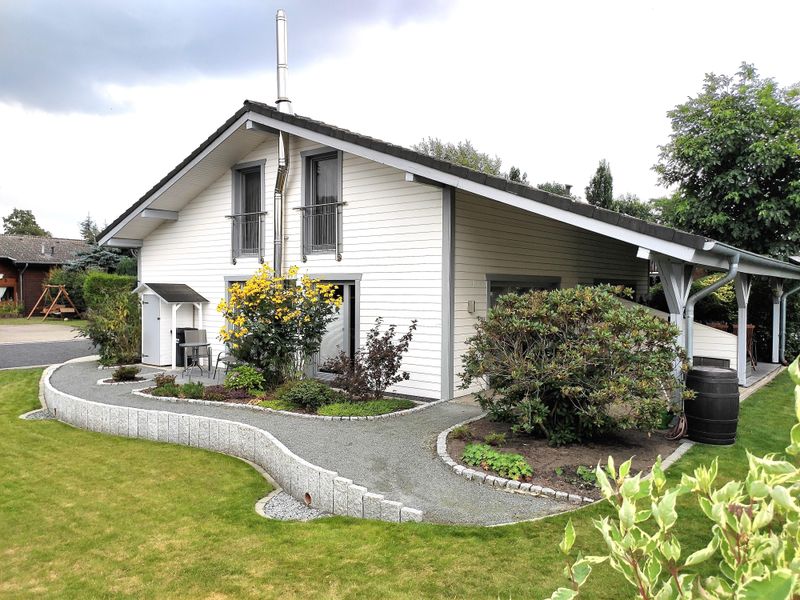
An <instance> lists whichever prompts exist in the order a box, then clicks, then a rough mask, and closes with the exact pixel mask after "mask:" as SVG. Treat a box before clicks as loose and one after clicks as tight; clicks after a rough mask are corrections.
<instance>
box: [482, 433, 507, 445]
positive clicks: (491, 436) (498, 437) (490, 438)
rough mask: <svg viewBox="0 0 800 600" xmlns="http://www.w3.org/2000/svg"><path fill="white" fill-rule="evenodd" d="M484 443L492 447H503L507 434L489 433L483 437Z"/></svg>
mask: <svg viewBox="0 0 800 600" xmlns="http://www.w3.org/2000/svg"><path fill="white" fill-rule="evenodd" d="M483 441H484V442H486V443H487V444H489V445H490V446H502V445H503V444H505V443H506V434H505V433H487V434H486V435H485V436H483Z"/></svg>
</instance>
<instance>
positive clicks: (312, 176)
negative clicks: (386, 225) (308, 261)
mask: <svg viewBox="0 0 800 600" xmlns="http://www.w3.org/2000/svg"><path fill="white" fill-rule="evenodd" d="M303 170H304V174H303V183H304V186H303V206H302V213H303V259H304V260H305V258H306V256H307V255H309V254H333V255H334V256H335V257H336V260H341V252H342V206H343V204H344V203H343V202H342V153H341V152H339V151H337V150H327V151H324V152H314V153H306V154H304V155H303Z"/></svg>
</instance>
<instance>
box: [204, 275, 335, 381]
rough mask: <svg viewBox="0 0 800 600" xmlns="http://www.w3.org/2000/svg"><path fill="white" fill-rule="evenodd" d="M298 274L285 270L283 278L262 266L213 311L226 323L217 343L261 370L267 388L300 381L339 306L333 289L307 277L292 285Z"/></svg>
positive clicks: (237, 286) (233, 287) (304, 276)
mask: <svg viewBox="0 0 800 600" xmlns="http://www.w3.org/2000/svg"><path fill="white" fill-rule="evenodd" d="M298 271H299V270H298V268H297V267H291V268H290V269H289V273H288V276H287V277H284V276H279V275H276V274H275V272H274V271H273V270H272V269H271V268H270V267H269V266H268V265H264V266H262V267H261V269H259V270H258V272H257V273H256V274H255V275H253V276H252V277H251V278H250V279H248V280H247V281H246V282H245V284H244V285H239V284H234V285H233V286H231V287H230V289H229V298H228V300H221V301H220V303H219V305H218V306H217V310H218V311H219V312H221V313H222V315H223V317H225V320H226V321H227V324H226V325H225V326H223V327H222V329H221V330H220V339H222V340H223V341H224V342H226V343H227V344H229V345H230V348H231V351H232V352H233V354H234V356H236V357H237V358H239V359H240V360H243V361H246V362H249V363H252V364H254V365H256V366H258V367H259V368H261V369H262V371H263V372H264V378H265V380H266V385H267V386H269V387H274V386H276V385H278V384H280V383H282V382H283V381H284V380H286V379H294V378H296V377H300V376H301V375H302V373H303V370H304V367H305V364H306V361H307V360H308V358H309V357H311V356H312V355H314V354H315V353H316V352H318V351H319V347H320V344H321V343H322V336H323V335H324V334H325V331H326V328H327V325H328V323H330V322H331V321H332V320H333V318H334V316H335V313H336V310H337V309H338V308H339V307H340V306H341V303H342V301H341V298H337V297H336V286H335V285H333V284H327V283H321V282H320V281H319V280H316V279H312V278H310V277H308V276H307V275H303V276H302V277H301V278H300V279H299V280H297V279H296V278H297V274H298Z"/></svg>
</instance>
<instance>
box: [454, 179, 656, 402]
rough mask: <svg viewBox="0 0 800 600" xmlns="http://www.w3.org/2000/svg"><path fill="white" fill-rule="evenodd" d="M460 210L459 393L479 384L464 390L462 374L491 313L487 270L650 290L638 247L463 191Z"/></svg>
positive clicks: (457, 279) (456, 362) (457, 259)
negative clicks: (481, 322) (471, 343)
mask: <svg viewBox="0 0 800 600" xmlns="http://www.w3.org/2000/svg"><path fill="white" fill-rule="evenodd" d="M455 213H456V218H455V298H454V301H455V311H454V316H455V319H454V320H455V323H454V325H455V327H454V344H453V352H454V366H455V369H454V375H455V380H454V384H455V389H456V395H459V394H464V393H468V392H474V391H475V390H476V389H478V386H475V385H474V386H472V387H471V388H469V389H466V390H463V389H462V390H460V391H459V386H460V384H461V379H460V376H459V374H460V373H461V370H462V363H461V356H462V354H463V353H464V351H465V349H466V346H465V341H466V340H467V338H469V337H470V336H471V335H472V334H473V333H474V332H475V324H476V323H477V319H478V317H484V316H485V315H486V308H487V306H486V304H487V284H486V275H487V274H495V275H520V276H523V275H524V276H551V277H560V278H561V287H562V288H566V287H573V286H575V285H578V284H583V285H592V284H593V283H594V281H595V279H607V280H620V281H631V282H635V284H636V294H637V297H638V296H639V295H644V294H646V293H647V285H648V263H647V261H643V260H640V259H637V258H636V250H637V249H636V247H635V246H632V245H630V244H625V243H623V242H619V241H616V240H612V239H610V238H606V237H603V236H600V235H598V234H595V233H592V232H588V231H585V230H582V229H578V228H576V227H572V226H570V225H567V224H564V223H560V222H557V221H553V220H552V219H547V218H546V217H542V216H538V215H534V214H531V213H529V212H526V211H524V210H521V209H518V208H514V207H511V206H507V205H504V204H500V203H499V202H492V201H491V200H487V199H485V198H481V197H479V196H475V195H472V194H468V193H465V192H461V191H458V192H457V193H456V202H455ZM469 301H474V302H475V313H474V314H470V313H469V312H468V302H469Z"/></svg>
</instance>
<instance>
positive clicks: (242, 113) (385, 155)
mask: <svg viewBox="0 0 800 600" xmlns="http://www.w3.org/2000/svg"><path fill="white" fill-rule="evenodd" d="M278 131H283V132H286V133H288V134H290V135H297V136H300V137H303V138H305V139H308V140H311V141H315V142H318V143H320V144H324V145H327V146H330V147H333V148H337V149H339V150H343V151H345V152H349V153H351V154H354V155H357V156H361V157H364V158H367V159H370V160H373V161H375V162H378V163H381V164H385V165H388V166H392V167H395V168H398V169H400V170H403V171H405V172H406V173H407V174H408V175H409V177H410V178H411V179H413V178H414V177H417V178H418V179H415V180H417V181H420V182H421V183H427V184H433V185H442V186H450V187H453V188H456V189H460V190H464V191H467V192H470V193H474V194H477V195H480V196H483V197H486V198H489V199H492V200H495V201H497V202H501V203H504V204H508V205H511V206H516V207H517V208H520V209H522V210H526V211H529V212H532V213H535V214H539V215H542V216H545V217H548V218H551V219H554V220H557V221H561V222H564V223H568V224H570V225H572V226H575V227H579V228H581V229H586V230H589V231H593V232H595V233H599V234H601V235H604V236H607V237H611V238H615V239H618V240H621V241H624V242H627V243H630V244H633V245H635V246H638V247H639V248H640V253H639V254H640V256H641V257H642V258H647V257H649V253H651V252H652V253H654V254H657V255H662V256H667V257H670V258H673V259H676V260H679V261H682V262H686V263H692V264H698V265H704V266H707V267H710V268H720V269H726V268H727V265H728V262H729V259H730V257H731V256H733V255H735V254H739V257H740V259H739V265H740V266H739V270H740V271H741V272H742V273H746V274H750V275H761V276H768V277H779V278H784V279H798V280H800V265H797V264H792V263H789V262H784V261H780V260H777V259H773V258H769V257H766V256H761V255H758V254H755V253H753V252H748V251H746V250H742V249H738V248H734V247H733V246H730V245H728V244H724V243H722V242H718V241H716V240H713V239H710V238H707V237H704V236H700V235H695V234H691V233H687V232H685V231H680V230H678V229H673V228H671V227H666V226H664V225H658V224H654V223H649V222H647V221H643V220H641V219H636V218H634V217H630V216H628V215H623V214H621V213H617V212H614V211H610V210H606V209H603V208H599V207H596V206H593V205H591V204H587V203H585V202H579V201H576V200H573V199H571V198H565V197H562V196H558V195H555V194H551V193H549V192H545V191H542V190H539V189H537V188H534V187H531V186H528V185H524V184H521V183H516V182H513V181H509V180H507V179H504V178H502V177H495V176H491V175H487V174H485V173H480V172H478V171H474V170H472V169H468V168H466V167H463V166H461V165H457V164H454V163H451V162H448V161H445V160H440V159H437V158H433V157H430V156H427V155H425V154H421V153H419V152H416V151H414V150H410V149H408V148H404V147H402V146H397V145H395V144H391V143H389V142H384V141H382V140H378V139H375V138H372V137H369V136H365V135H361V134H358V133H354V132H352V131H349V130H346V129H342V128H340V127H335V126H333V125H328V124H327V123H323V122H321V121H315V120H313V119H310V118H308V117H303V116H300V115H296V114H288V113H281V112H279V111H278V110H277V109H276V108H274V107H272V106H269V105H267V104H263V103H261V102H254V101H250V100H246V101H245V102H244V105H243V106H242V108H240V109H239V110H238V111H237V112H236V113H235V114H234V115H233V116H232V117H231V118H230V119H228V120H227V121H226V122H225V123H224V124H223V125H222V126H221V127H220V128H219V129H218V130H217V131H216V132H214V133H213V134H212V135H211V136H210V137H209V138H208V139H207V140H206V141H205V142H203V143H202V144H201V145H200V146H199V147H198V148H197V149H196V150H195V151H194V152H192V153H191V154H190V155H189V156H188V157H186V159H184V160H183V161H182V162H181V163H180V164H179V165H178V166H176V167H175V168H174V169H173V170H172V171H171V172H170V173H168V174H167V175H166V176H165V177H164V179H162V180H161V181H160V182H159V183H158V184H156V185H155V186H154V187H153V188H152V189H151V190H150V191H149V192H147V193H146V194H145V195H144V196H142V197H141V198H140V199H139V200H138V201H137V202H135V203H134V204H133V205H132V206H131V207H130V208H128V210H126V211H125V212H124V213H122V214H121V215H120V216H119V217H118V218H117V219H116V220H115V221H114V222H113V223H112V224H111V225H109V226H108V227H107V228H106V229H105V231H103V232H102V233H101V234H100V236H99V240H100V243H101V244H110V245H118V244H133V245H135V243H136V242H137V241H140V240H141V239H142V238H143V237H145V236H146V235H147V234H148V233H149V232H150V231H152V229H154V228H155V227H156V226H157V225H158V221H157V218H153V217H159V216H160V215H159V214H156V215H152V214H151V215H149V216H150V218H148V214H147V213H144V211H145V209H147V208H148V207H149V208H154V209H166V210H170V211H177V210H180V208H182V206H183V205H185V203H186V202H188V201H189V200H190V199H191V197H192V196H191V194H192V193H196V192H198V191H199V190H200V189H204V188H205V187H206V186H207V185H208V184H209V183H210V182H211V181H213V180H215V179H216V178H218V177H219V176H220V175H221V174H222V173H224V172H225V170H227V169H230V167H231V166H233V165H234V164H235V163H236V161H237V160H239V159H240V157H241V156H242V154H243V153H244V152H245V151H246V150H247V149H252V148H253V147H255V146H256V145H257V144H259V143H261V142H262V141H263V139H264V137H263V136H264V134H274V133H277V132H278ZM154 212H155V213H163V212H164V210H161V211H158V210H156V211H151V213H154ZM143 213H144V214H143ZM115 240H117V242H116V244H115Z"/></svg>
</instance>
